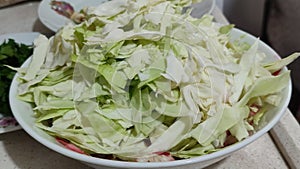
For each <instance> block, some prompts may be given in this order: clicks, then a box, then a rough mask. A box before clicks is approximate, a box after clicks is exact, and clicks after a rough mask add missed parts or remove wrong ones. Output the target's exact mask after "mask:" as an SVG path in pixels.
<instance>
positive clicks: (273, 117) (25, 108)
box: [9, 29, 291, 169]
mask: <svg viewBox="0 0 300 169" xmlns="http://www.w3.org/2000/svg"><path fill="white" fill-rule="evenodd" d="M241 36H243V41H245V42H248V43H250V44H252V43H254V41H255V40H256V38H255V37H254V36H252V35H250V34H248V33H246V32H243V31H241V30H238V29H233V31H232V34H231V37H233V38H239V37H241ZM259 50H261V51H263V52H264V53H265V54H266V55H267V56H268V59H270V60H276V59H278V58H279V56H278V54H277V53H276V52H275V51H274V50H273V49H271V48H270V47H269V46H268V45H266V44H265V43H263V42H262V41H260V42H259ZM28 63H29V60H27V61H26V62H25V63H24V65H26V64H28ZM284 70H285V71H286V70H287V69H286V68H285V69H284ZM16 79H17V75H16V76H15V77H14V79H13V82H12V84H11V88H10V95H9V99H10V104H11V109H12V112H13V114H14V116H15V118H16V119H17V121H18V122H19V123H20V125H21V126H22V127H23V129H24V130H25V131H26V132H27V133H28V134H29V135H31V136H32V137H33V138H34V139H36V140H37V141H39V142H40V143H41V144H43V145H45V146H46V147H48V148H50V149H52V150H54V151H56V152H58V153H60V154H63V155H65V156H67V157H70V158H73V159H76V160H79V161H81V162H83V163H85V164H87V165H89V166H92V167H94V168H99V169H100V168H131V169H133V168H160V169H161V168H183V167H184V168H197V169H199V168H203V167H206V166H208V165H211V164H213V163H215V162H217V161H219V160H221V159H223V158H225V157H226V156H229V155H230V154H232V153H233V152H235V151H237V150H239V149H241V148H243V147H245V146H247V145H248V144H250V143H251V142H253V141H255V140H257V139H258V138H259V137H261V136H262V135H264V134H265V133H267V132H268V131H269V130H270V129H271V128H272V127H273V126H274V125H275V124H276V123H277V122H278V121H279V119H280V118H281V117H282V115H283V114H284V112H285V110H286V109H287V105H288V103H289V100H290V96H291V81H289V85H288V87H287V88H285V89H284V90H283V91H282V96H283V99H282V101H281V103H280V106H279V107H277V108H274V109H273V110H269V112H267V113H266V115H265V116H264V117H263V118H264V121H265V122H266V123H264V124H260V126H259V129H258V131H257V132H256V133H255V134H253V135H252V136H250V137H249V138H247V139H244V140H243V141H240V142H238V143H235V144H233V145H231V146H228V147H226V148H223V149H222V150H220V151H217V152H214V153H211V154H207V155H203V156H199V157H195V158H191V159H184V160H176V161H170V162H151V163H148V162H146V163H145V162H124V161H113V160H107V159H101V158H96V157H91V156H87V155H82V154H79V153H76V152H73V151H71V150H68V149H66V148H64V147H63V146H61V145H60V144H58V143H57V142H56V141H55V139H54V138H53V137H51V136H49V135H48V134H46V133H45V132H44V131H42V130H41V129H39V128H37V127H36V126H35V118H34V117H33V111H32V107H31V106H30V105H29V104H28V103H25V102H23V101H20V100H18V99H17V86H18V81H17V80H16Z"/></svg>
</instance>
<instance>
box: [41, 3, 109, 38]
mask: <svg viewBox="0 0 300 169" xmlns="http://www.w3.org/2000/svg"><path fill="white" fill-rule="evenodd" d="M59 1H65V2H68V3H70V4H71V5H72V6H73V8H74V11H77V12H79V11H80V10H81V9H82V8H83V7H87V6H98V5H99V4H101V3H103V2H105V1H108V0H59ZM50 2H51V0H42V2H41V3H40V5H39V9H38V16H39V19H40V20H41V22H42V23H43V24H44V25H45V26H46V27H48V28H49V29H51V30H52V31H54V32H56V31H57V30H59V29H60V28H61V27H63V26H64V25H66V24H67V23H69V22H72V21H71V20H70V19H68V18H67V17H64V16H62V15H60V14H58V13H57V12H55V11H54V10H53V9H51V6H50Z"/></svg>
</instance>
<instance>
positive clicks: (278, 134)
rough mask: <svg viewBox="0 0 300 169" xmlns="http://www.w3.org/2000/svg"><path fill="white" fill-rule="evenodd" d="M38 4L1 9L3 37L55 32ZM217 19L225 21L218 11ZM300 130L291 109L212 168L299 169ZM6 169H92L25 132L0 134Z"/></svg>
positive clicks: (1, 158) (1, 156)
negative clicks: (40, 16) (42, 17)
mask: <svg viewBox="0 0 300 169" xmlns="http://www.w3.org/2000/svg"><path fill="white" fill-rule="evenodd" d="M39 3H40V2H39V1H29V2H23V3H20V4H17V5H13V6H9V7H5V8H1V9H0V21H1V26H0V35H2V34H6V33H16V32H40V33H42V34H44V35H46V36H48V37H49V36H51V35H53V34H54V33H53V32H52V31H51V30H49V29H48V28H47V27H45V26H44V25H43V24H42V23H41V22H40V20H39V19H38V14H37V9H38V5H39ZM213 14H214V15H215V17H216V20H217V21H219V22H223V23H226V22H227V20H226V18H225V17H224V16H223V15H222V13H221V12H220V11H219V10H218V9H216V10H214V12H213ZM299 153H300V127H299V124H298V123H297V121H296V120H295V119H294V117H293V116H292V114H291V113H290V112H289V110H287V111H286V113H285V115H284V117H283V118H282V119H281V120H280V121H279V123H278V124H277V125H276V126H275V127H274V128H273V129H272V130H271V131H270V132H269V133H267V134H265V135H263V136H262V137H260V138H259V139H258V140H256V141H255V142H253V143H251V144H249V145H248V146H247V147H244V148H243V149H240V150H239V151H237V152H235V153H233V154H232V155H231V156H229V157H227V158H226V159H224V160H222V161H220V162H218V163H216V164H214V165H212V166H209V167H208V168H209V169H216V168H239V169H243V168H247V169H248V168H264V169H268V168H280V169H285V168H297V167H299V166H300V162H299V159H298V158H299V157H300V154H299ZM3 166H5V167H4V168H5V169H25V168H26V169H27V168H28V169H29V168H31V169H41V168H43V169H52V168H55V169H66V168H72V169H89V167H88V166H86V165H84V164H82V163H80V162H78V161H76V160H73V159H70V158H68V157H65V156H63V155H60V154H58V153H56V152H54V151H52V150H50V149H48V148H46V147H45V146H43V145H41V144H40V143H38V142H37V141H36V140H34V139H33V138H31V137H30V136H29V135H28V134H27V133H25V132H24V131H23V130H19V131H14V132H9V133H5V134H1V135H0V168H3Z"/></svg>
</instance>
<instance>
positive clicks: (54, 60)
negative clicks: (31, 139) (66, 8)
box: [17, 0, 298, 162]
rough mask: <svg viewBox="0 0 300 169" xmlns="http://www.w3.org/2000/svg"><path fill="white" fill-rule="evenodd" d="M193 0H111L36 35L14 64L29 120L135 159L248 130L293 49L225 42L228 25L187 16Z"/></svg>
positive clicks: (282, 80) (229, 140)
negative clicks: (273, 51)
mask: <svg viewBox="0 0 300 169" xmlns="http://www.w3.org/2000/svg"><path fill="white" fill-rule="evenodd" d="M199 2H200V1H199ZM192 3H197V1H195V0H193V1H192V0H168V1H167V0H112V1H108V2H105V3H103V4H101V5H99V6H97V7H88V8H87V9H85V10H83V11H82V12H83V13H84V14H85V20H84V21H83V22H82V23H80V24H77V25H75V24H69V25H67V26H65V27H63V28H62V29H61V30H60V31H58V32H57V33H56V34H55V36H53V37H51V38H49V39H48V38H46V37H45V36H43V35H41V36H39V37H38V38H37V39H36V40H35V41H34V44H35V48H34V52H33V55H32V57H31V61H30V63H29V64H28V66H27V67H24V68H18V69H17V70H18V72H19V81H20V85H19V88H18V93H19V98H20V99H21V100H23V101H25V102H28V103H30V104H32V106H33V111H34V116H35V117H36V126H37V127H39V128H41V129H42V130H44V131H46V132H47V133H48V134H49V135H51V136H53V137H55V138H56V139H57V141H58V142H60V143H62V144H63V145H65V146H66V147H67V148H69V149H72V150H74V151H77V152H79V153H83V154H86V155H90V156H96V157H100V158H108V159H116V160H125V161H139V162H152V161H170V160H177V159H185V158H192V157H197V156H201V155H205V154H208V153H212V152H215V151H218V150H220V149H222V148H224V147H226V146H228V145H230V144H233V143H235V142H238V141H241V140H243V139H245V138H247V137H249V135H251V134H252V133H254V132H255V127H256V126H257V125H258V124H259V121H260V119H261V117H262V116H263V115H264V114H265V112H267V111H268V110H269V109H270V108H272V107H275V106H278V104H279V103H280V101H281V95H280V91H282V90H283V89H284V88H286V87H287V85H288V83H289V74H290V72H289V71H282V72H280V73H278V71H280V70H281V69H282V68H283V67H284V66H285V65H287V64H289V63H290V62H292V61H293V60H294V59H296V58H297V57H298V53H295V54H293V55H291V56H289V57H287V58H285V59H283V60H278V61H274V62H271V63H265V62H262V61H263V60H264V58H265V57H266V55H265V54H264V53H262V52H260V51H259V50H258V46H259V45H258V44H259V43H258V42H259V40H257V41H256V42H255V43H254V44H246V43H244V42H243V41H242V40H235V41H233V40H232V39H231V38H230V31H231V29H232V27H233V26H232V25H224V26H220V24H216V23H214V22H213V17H212V16H210V15H204V16H203V17H201V18H193V17H192V16H191V15H190V13H191V10H192V9H191V8H189V6H190V5H191V4H192ZM183 11H185V12H183ZM24 113H25V112H24Z"/></svg>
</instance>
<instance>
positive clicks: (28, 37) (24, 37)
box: [0, 32, 39, 134]
mask: <svg viewBox="0 0 300 169" xmlns="http://www.w3.org/2000/svg"><path fill="white" fill-rule="evenodd" d="M38 35H39V33H37V32H28V33H10V34H4V35H0V44H2V43H3V42H4V41H6V40H8V39H14V40H15V41H16V42H17V43H23V44H26V45H31V44H32V42H33V40H34V39H35V38H36V37H37V36H38ZM7 104H8V103H7ZM2 113H3V112H2ZM2 113H1V111H0V121H1V120H3V119H4V118H3V114H2ZM5 118H7V119H12V118H13V117H5ZM18 129H21V126H20V125H17V126H16V125H12V124H10V125H8V126H2V125H1V124H0V134H1V133H7V132H10V131H15V130H18Z"/></svg>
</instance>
